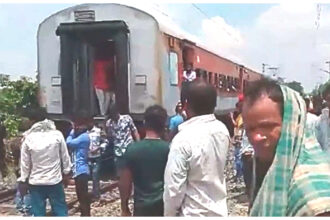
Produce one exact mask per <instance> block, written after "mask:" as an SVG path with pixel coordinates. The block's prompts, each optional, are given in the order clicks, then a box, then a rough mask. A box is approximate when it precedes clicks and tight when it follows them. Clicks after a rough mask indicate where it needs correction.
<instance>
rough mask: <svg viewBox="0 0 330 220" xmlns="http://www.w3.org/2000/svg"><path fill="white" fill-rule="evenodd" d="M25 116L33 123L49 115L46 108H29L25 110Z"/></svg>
mask: <svg viewBox="0 0 330 220" xmlns="http://www.w3.org/2000/svg"><path fill="white" fill-rule="evenodd" d="M23 116H25V117H27V118H28V119H29V120H30V122H31V123H32V124H34V123H36V122H38V121H43V120H45V119H46V117H47V112H46V110H45V109H44V108H29V109H26V110H24V112H23Z"/></svg>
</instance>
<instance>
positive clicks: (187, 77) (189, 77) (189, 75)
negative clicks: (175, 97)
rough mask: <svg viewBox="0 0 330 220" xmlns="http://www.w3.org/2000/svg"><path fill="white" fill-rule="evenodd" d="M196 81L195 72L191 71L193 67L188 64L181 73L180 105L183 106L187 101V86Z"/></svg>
mask: <svg viewBox="0 0 330 220" xmlns="http://www.w3.org/2000/svg"><path fill="white" fill-rule="evenodd" d="M195 79H196V72H195V71H194V70H193V66H192V64H191V63H189V64H188V65H187V67H186V69H185V70H184V71H183V81H182V85H181V99H180V100H181V103H182V104H183V106H185V103H186V99H187V91H188V87H189V84H190V83H191V82H193V81H194V80H195Z"/></svg>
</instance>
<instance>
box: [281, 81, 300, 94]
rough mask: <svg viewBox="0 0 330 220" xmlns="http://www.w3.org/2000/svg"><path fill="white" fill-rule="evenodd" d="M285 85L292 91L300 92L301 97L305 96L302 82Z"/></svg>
mask: <svg viewBox="0 0 330 220" xmlns="http://www.w3.org/2000/svg"><path fill="white" fill-rule="evenodd" d="M285 85H287V86H288V87H290V88H291V89H293V90H295V91H297V92H299V93H300V94H301V95H303V94H304V87H303V86H302V85H301V83H300V82H297V81H292V82H288V83H285Z"/></svg>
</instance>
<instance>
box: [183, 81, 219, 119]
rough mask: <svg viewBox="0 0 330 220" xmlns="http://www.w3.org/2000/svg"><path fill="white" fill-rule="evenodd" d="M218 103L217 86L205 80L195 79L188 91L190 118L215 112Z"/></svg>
mask: <svg viewBox="0 0 330 220" xmlns="http://www.w3.org/2000/svg"><path fill="white" fill-rule="evenodd" d="M216 105H217V92H216V90H215V88H214V87H213V86H212V85H211V84H209V83H207V82H205V81H204V80H195V81H194V82H192V83H191V84H190V85H189V87H188V91H187V114H188V118H191V117H194V116H199V115H207V114H213V112H214V108H215V106H216Z"/></svg>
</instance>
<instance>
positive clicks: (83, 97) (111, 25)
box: [56, 21, 129, 117]
mask: <svg viewBox="0 0 330 220" xmlns="http://www.w3.org/2000/svg"><path fill="white" fill-rule="evenodd" d="M56 34H57V35H58V36H59V37H60V44H61V50H60V51H61V54H60V64H59V72H60V75H61V79H62V80H61V81H62V85H61V86H62V100H63V114H64V115H65V116H67V117H72V116H74V115H77V114H79V113H80V112H81V109H84V113H85V116H88V117H95V116H97V115H100V108H99V105H98V102H97V97H96V93H95V89H94V83H93V82H94V81H93V73H94V64H95V62H97V60H98V59H108V60H109V61H111V63H112V64H113V71H114V78H115V86H114V92H115V95H116V104H117V106H118V109H119V111H120V113H123V114H126V113H128V112H129V107H128V103H129V96H128V62H129V55H128V28H127V25H126V24H125V23H124V22H123V21H102V22H84V23H62V24H60V25H59V27H58V28H57V30H56ZM111 80H113V78H111ZM86 114H87V115H86Z"/></svg>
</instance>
